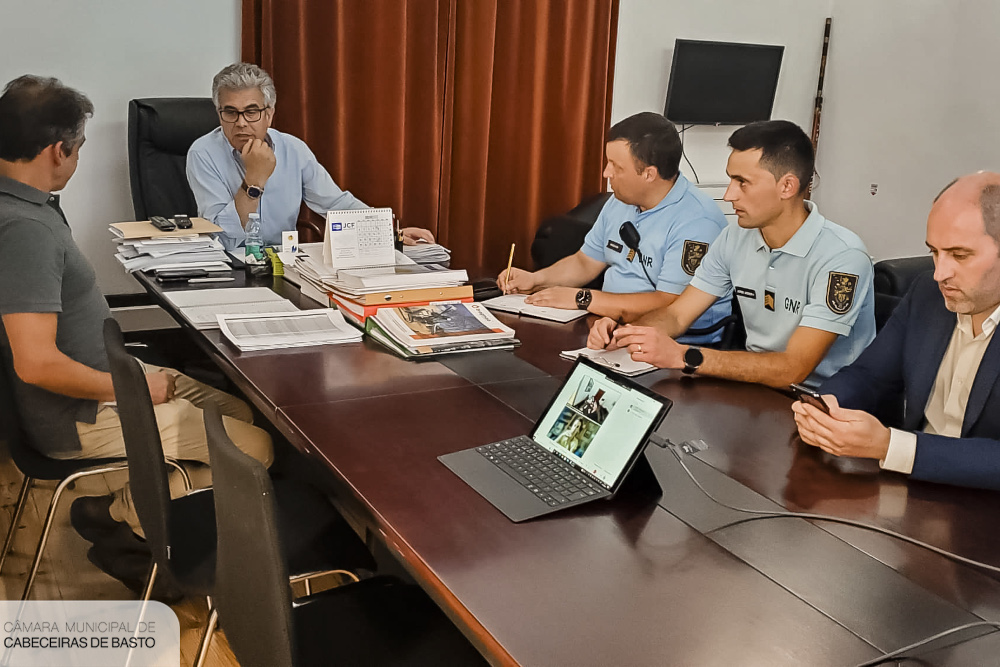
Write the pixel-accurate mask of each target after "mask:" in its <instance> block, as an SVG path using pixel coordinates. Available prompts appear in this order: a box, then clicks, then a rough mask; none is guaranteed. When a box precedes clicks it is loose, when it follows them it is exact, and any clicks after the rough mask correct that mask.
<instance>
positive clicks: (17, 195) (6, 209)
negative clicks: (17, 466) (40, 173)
mask: <svg viewBox="0 0 1000 667" xmlns="http://www.w3.org/2000/svg"><path fill="white" fill-rule="evenodd" d="M11 313H57V315H58V318H57V325H56V346H57V347H58V348H59V350H60V351H61V352H62V353H63V354H65V355H66V356H68V357H69V358H70V359H73V360H74V361H78V362H80V363H81V364H83V365H85V366H90V367H91V368H94V369H97V370H100V371H108V357H107V354H106V353H105V351H104V338H103V327H104V320H105V319H106V318H108V317H111V310H110V309H109V308H108V302H107V301H106V300H105V298H104V295H103V294H101V291H100V290H99V289H98V287H97V276H96V274H95V273H94V269H93V267H91V266H90V263H89V262H88V261H87V258H86V257H84V256H83V253H81V252H80V249H79V248H78V247H77V245H76V243H75V242H74V241H73V235H72V233H71V232H70V228H69V224H68V223H67V222H66V217H65V215H63V212H62V209H60V208H59V197H58V196H56V195H52V194H50V193H48V192H42V191H40V190H36V189H35V188H33V187H30V186H28V185H25V184H23V183H20V182H18V181H14V180H11V179H9V178H5V177H2V176H0V315H8V314H11ZM0 334H2V339H0V344H2V345H3V346H4V347H5V348H7V350H5V351H4V352H5V355H9V354H10V351H9V348H10V341H8V339H7V331H6V329H4V327H3V324H2V322H0ZM9 358H10V357H9V356H8V359H9ZM6 366H7V364H5V367H6ZM7 372H8V374H9V375H10V378H11V381H12V382H13V385H14V394H15V397H16V399H17V403H18V410H19V413H20V415H21V420H22V422H23V424H24V428H25V430H26V431H27V432H28V433H29V435H30V436H31V437H32V440H33V444H34V445H35V447H36V448H38V450H39V451H41V452H42V453H43V454H54V453H57V452H70V451H75V450H79V449H80V438H79V436H78V434H77V431H76V422H86V423H89V424H92V423H94V420H95V419H96V417H97V401H91V400H84V399H79V398H70V397H68V396H63V395H60V394H54V393H52V392H49V391H46V390H44V389H41V388H39V387H36V386H34V385H29V384H25V383H24V382H21V380H20V379H19V378H18V377H17V376H16V374H15V373H14V372H13V369H11V368H7Z"/></svg>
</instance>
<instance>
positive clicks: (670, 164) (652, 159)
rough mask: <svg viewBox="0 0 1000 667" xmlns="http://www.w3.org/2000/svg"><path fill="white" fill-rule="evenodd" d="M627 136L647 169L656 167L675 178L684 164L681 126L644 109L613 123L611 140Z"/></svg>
mask: <svg viewBox="0 0 1000 667" xmlns="http://www.w3.org/2000/svg"><path fill="white" fill-rule="evenodd" d="M619 139H624V140H625V141H626V142H628V147H629V151H631V153H632V157H633V158H635V159H636V160H637V161H638V162H639V163H640V164H642V166H643V168H646V167H656V171H658V172H659V174H660V178H662V179H665V180H668V181H669V180H670V179H672V178H675V177H676V176H677V173H678V167H680V164H681V138H680V136H678V134H677V128H676V127H674V124H673V123H671V122H670V121H669V120H667V119H666V118H664V117H663V116H661V115H660V114H658V113H653V112H652V111H643V112H642V113H637V114H635V115H634V116H629V117H628V118H626V119H625V120H622V121H619V122H617V123H615V124H614V125H612V126H611V130H610V131H609V132H608V143H610V142H612V141H618V140H619Z"/></svg>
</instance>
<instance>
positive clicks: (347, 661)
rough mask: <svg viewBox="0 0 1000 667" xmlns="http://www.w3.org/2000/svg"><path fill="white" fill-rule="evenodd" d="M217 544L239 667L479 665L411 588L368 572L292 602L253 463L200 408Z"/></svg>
mask: <svg viewBox="0 0 1000 667" xmlns="http://www.w3.org/2000/svg"><path fill="white" fill-rule="evenodd" d="M205 430H206V432H207V434H208V446H209V452H210V455H211V460H212V474H213V482H214V485H215V493H214V496H215V516H216V520H217V521H218V532H219V547H218V554H219V556H218V561H217V564H216V567H217V569H218V571H217V574H216V602H217V603H218V610H219V616H220V619H221V621H222V623H223V625H224V627H225V628H226V638H227V639H228V640H229V646H230V648H232V650H233V654H234V655H235V656H236V659H237V660H238V661H239V663H240V664H241V665H243V667H255V666H258V665H259V666H261V667H292V665H295V666H296V667H306V666H310V665H323V666H326V665H334V664H336V665H393V666H394V667H396V666H400V667H405V666H409V665H413V666H416V665H428V666H429V665H435V666H437V665H485V664H486V662H485V661H484V660H483V658H482V657H481V656H480V655H479V654H478V653H477V652H476V650H475V649H474V648H473V647H472V645H471V644H469V642H468V641H466V639H465V638H464V637H463V636H462V635H461V633H459V631H458V630H457V629H456V628H455V627H454V626H453V625H452V624H451V622H450V621H449V620H448V618H447V617H446V616H445V615H444V614H443V613H442V612H441V610H440V609H438V608H437V606H435V604H434V602H433V601H431V599H430V598H428V597H427V596H426V595H425V594H424V593H423V591H421V590H420V589H419V588H418V587H417V586H413V585H405V584H403V583H401V582H399V581H398V580H397V579H395V578H393V577H381V576H380V577H374V578H371V579H366V580H363V581H360V582H358V583H354V584H347V585H345V586H340V587H338V588H334V589H331V590H328V591H324V592H322V593H319V594H316V595H313V596H310V597H308V598H303V599H301V600H299V601H296V602H294V603H293V602H292V600H291V594H290V592H289V587H288V583H287V582H288V575H287V572H286V569H285V561H284V558H283V557H282V555H281V548H280V546H279V544H280V540H279V534H278V530H277V524H276V521H275V517H276V511H275V502H274V489H273V488H272V487H271V480H270V479H269V478H268V475H267V470H265V469H264V466H263V465H261V464H260V462H258V461H256V460H254V459H253V458H251V457H249V456H247V455H246V454H244V453H243V452H241V451H240V450H239V449H237V448H236V446H235V445H233V443H232V441H231V440H230V439H229V436H228V435H227V434H226V431H225V428H223V425H222V418H221V416H220V414H219V411H218V408H217V407H215V406H209V407H208V408H206V410H205Z"/></svg>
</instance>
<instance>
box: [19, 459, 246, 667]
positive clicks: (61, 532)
mask: <svg viewBox="0 0 1000 667" xmlns="http://www.w3.org/2000/svg"><path fill="white" fill-rule="evenodd" d="M121 475H123V473H114V476H110V475H109V478H108V479H104V478H103V477H93V478H89V479H84V480H80V482H79V483H78V484H77V485H76V488H74V489H72V490H69V491H67V492H66V494H64V496H63V499H62V500H61V501H60V503H59V505H60V507H59V509H58V513H57V515H56V519H55V524H54V525H53V528H52V531H51V532H50V533H49V542H48V545H47V546H46V548H45V556H44V558H43V559H42V564H41V567H40V569H39V573H38V576H37V578H36V579H35V585H34V589H33V591H32V595H31V597H32V599H35V600H130V599H136V598H137V596H136V595H135V594H134V593H132V591H130V590H129V589H128V588H126V587H125V586H124V585H122V584H121V583H119V582H118V581H117V580H115V579H112V578H111V577H109V576H108V575H106V574H104V573H103V572H101V571H100V570H98V569H97V568H96V567H94V566H93V565H92V564H91V563H90V561H88V560H87V549H88V548H89V546H90V544H89V543H88V542H87V541H85V540H84V539H83V538H82V537H80V536H79V535H77V533H76V531H74V530H73V528H72V526H70V524H69V506H70V503H71V502H72V501H73V499H75V498H77V497H79V496H80V495H102V494H106V493H108V492H109V490H110V486H109V483H110V484H113V485H116V486H117V485H118V484H119V483H120V482H119V481H118V480H120V479H121ZM116 477H117V480H116ZM20 488H21V475H20V473H19V472H18V471H17V469H16V468H15V467H14V465H13V463H12V462H11V461H10V459H9V458H7V457H6V456H5V455H4V457H3V459H2V461H0V507H2V510H3V511H2V512H0V531H2V532H0V535H6V533H7V529H8V526H9V525H10V519H11V516H12V515H13V512H14V503H15V502H16V501H17V494H18V492H19V491H20ZM54 488H55V484H54V483H48V482H42V483H40V484H38V485H36V489H35V490H34V491H33V492H32V494H31V496H30V498H29V501H28V505H27V507H26V508H25V510H24V514H23V516H22V519H21V522H20V523H21V526H20V528H19V529H18V532H17V534H16V537H15V540H14V544H13V546H12V548H11V553H10V555H9V556H8V557H7V562H6V563H5V564H4V568H3V569H4V571H3V573H2V576H0V596H2V599H4V600H17V599H19V598H20V597H21V591H22V589H23V586H24V581H25V578H26V577H27V572H28V568H29V566H30V565H31V557H32V555H33V554H34V550H35V547H36V546H37V544H38V537H39V534H40V531H41V525H42V519H43V518H44V515H45V512H46V511H48V504H49V501H50V499H51V498H52V490H53V489H54ZM173 610H174V612H175V613H176V614H177V618H178V620H179V621H180V628H181V665H192V664H193V663H194V658H195V655H196V653H197V651H198V644H199V642H200V641H201V636H202V632H203V628H204V625H205V621H206V620H207V618H208V611H207V607H206V604H205V601H204V600H194V599H186V600H182V601H181V602H180V603H178V604H177V605H174V607H173ZM206 664H207V665H211V666H212V667H238V666H239V663H238V662H237V661H236V658H235V657H234V656H233V654H232V651H230V650H229V644H228V643H227V642H226V639H225V635H224V633H223V632H222V631H219V632H217V633H216V635H215V637H214V638H213V639H212V644H211V645H210V648H209V654H208V660H207V662H206Z"/></svg>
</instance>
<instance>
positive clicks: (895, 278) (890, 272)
mask: <svg viewBox="0 0 1000 667" xmlns="http://www.w3.org/2000/svg"><path fill="white" fill-rule="evenodd" d="M933 270H934V259H933V258H932V257H930V256H929V255H922V256H920V257H900V258H899V259H883V260H882V261H881V262H876V263H875V275H874V277H873V278H872V284H873V287H874V290H875V329H876V330H877V331H881V330H882V327H883V326H885V323H886V322H887V321H888V320H889V317H890V316H891V315H892V311H894V310H895V309H896V306H898V305H899V302H900V301H902V300H903V297H904V296H906V292H907V291H908V290H909V289H910V285H912V284H913V281H914V279H916V277H917V276H919V275H920V274H922V273H926V272H927V271H933Z"/></svg>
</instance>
